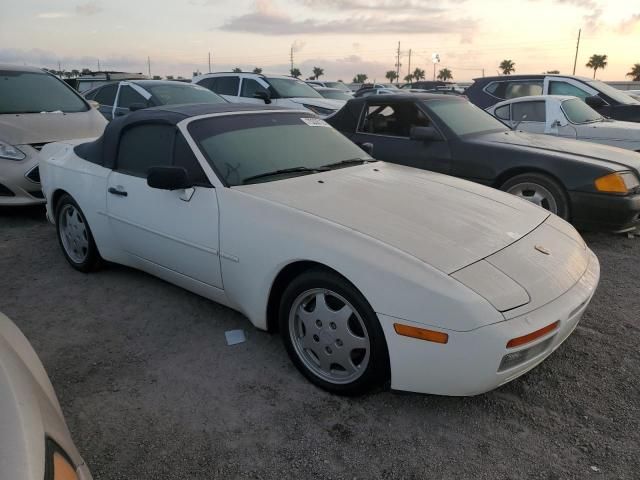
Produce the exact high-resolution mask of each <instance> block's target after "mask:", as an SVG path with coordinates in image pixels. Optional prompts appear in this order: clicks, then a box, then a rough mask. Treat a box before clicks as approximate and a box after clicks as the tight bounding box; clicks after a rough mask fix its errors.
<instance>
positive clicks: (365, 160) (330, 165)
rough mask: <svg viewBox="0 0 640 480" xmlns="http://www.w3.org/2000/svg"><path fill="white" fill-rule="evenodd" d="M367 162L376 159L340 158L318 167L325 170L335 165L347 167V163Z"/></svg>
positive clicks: (358, 163)
mask: <svg viewBox="0 0 640 480" xmlns="http://www.w3.org/2000/svg"><path fill="white" fill-rule="evenodd" d="M369 162H377V160H374V159H373V158H350V159H349V160H341V161H339V162H335V163H328V164H326V165H323V166H322V167H320V168H326V169H327V170H330V169H332V168H336V167H347V166H349V165H363V164H365V163H369Z"/></svg>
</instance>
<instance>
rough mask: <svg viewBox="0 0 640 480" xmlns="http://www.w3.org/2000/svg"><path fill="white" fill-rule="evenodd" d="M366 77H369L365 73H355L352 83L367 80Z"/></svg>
mask: <svg viewBox="0 0 640 480" xmlns="http://www.w3.org/2000/svg"><path fill="white" fill-rule="evenodd" d="M367 78H369V77H368V76H367V74H366V73H357V74H356V76H355V77H353V83H364V82H366V81H367Z"/></svg>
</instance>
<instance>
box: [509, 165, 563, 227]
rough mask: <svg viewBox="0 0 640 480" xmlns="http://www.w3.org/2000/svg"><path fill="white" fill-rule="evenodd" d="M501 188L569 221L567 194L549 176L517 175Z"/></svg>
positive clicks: (540, 174) (539, 174)
mask: <svg viewBox="0 0 640 480" xmlns="http://www.w3.org/2000/svg"><path fill="white" fill-rule="evenodd" d="M500 188H501V190H504V191H505V192H507V193H511V194H513V195H516V196H518V197H520V198H523V199H524V200H528V201H529V202H531V203H534V204H536V205H538V206H540V207H542V208H544V209H546V210H549V211H550V212H551V213H555V214H556V215H558V216H559V217H561V218H563V219H565V220H569V216H570V215H569V213H570V212H569V200H568V197H567V194H566V192H565V190H564V188H563V187H562V185H560V184H559V183H558V182H556V181H555V180H554V179H553V178H551V177H549V176H547V175H544V174H542V173H524V174H522V175H516V176H515V177H512V178H510V179H509V180H507V181H506V182H505V183H504V184H503V185H502V187H500Z"/></svg>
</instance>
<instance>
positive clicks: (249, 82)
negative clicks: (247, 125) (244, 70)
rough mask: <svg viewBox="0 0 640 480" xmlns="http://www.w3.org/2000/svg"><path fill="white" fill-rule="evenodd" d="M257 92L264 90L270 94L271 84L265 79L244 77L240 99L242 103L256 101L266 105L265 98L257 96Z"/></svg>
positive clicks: (258, 103)
mask: <svg viewBox="0 0 640 480" xmlns="http://www.w3.org/2000/svg"><path fill="white" fill-rule="evenodd" d="M257 92H264V93H265V94H267V95H269V84H268V83H267V82H265V81H263V80H256V79H254V78H247V77H243V78H242V82H241V84H240V101H241V102H242V103H255V104H257V105H264V103H265V102H264V100H262V99H261V98H255V94H256V93H257Z"/></svg>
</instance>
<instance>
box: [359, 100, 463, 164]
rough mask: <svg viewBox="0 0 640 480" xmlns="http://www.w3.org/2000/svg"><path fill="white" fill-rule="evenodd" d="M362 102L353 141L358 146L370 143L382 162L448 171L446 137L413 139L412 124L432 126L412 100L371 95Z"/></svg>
mask: <svg viewBox="0 0 640 480" xmlns="http://www.w3.org/2000/svg"><path fill="white" fill-rule="evenodd" d="M370 98H371V100H368V101H367V102H366V103H365V107H364V111H363V112H362V114H361V117H360V121H359V123H358V127H357V130H356V132H355V134H354V136H353V138H352V140H353V141H354V142H355V143H356V144H359V145H362V144H364V143H371V144H372V145H373V157H374V158H376V159H378V160H383V161H385V162H391V163H397V164H400V165H406V166H408V167H415V168H422V169H424V170H431V171H434V172H440V173H448V172H449V171H450V170H451V151H450V149H449V145H448V143H447V141H446V140H444V136H443V140H412V139H411V138H410V132H411V128H412V127H427V126H432V127H434V128H436V127H435V125H434V124H433V123H432V122H431V120H430V119H429V117H428V115H427V114H426V113H425V112H424V111H423V110H422V109H420V108H418V106H417V105H416V104H415V103H414V102H393V101H387V102H385V101H384V96H383V95H381V96H378V97H376V96H372V97H370Z"/></svg>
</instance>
